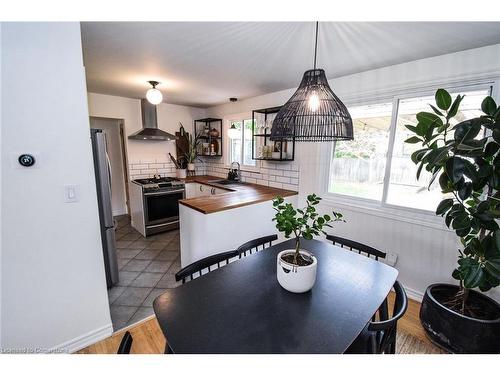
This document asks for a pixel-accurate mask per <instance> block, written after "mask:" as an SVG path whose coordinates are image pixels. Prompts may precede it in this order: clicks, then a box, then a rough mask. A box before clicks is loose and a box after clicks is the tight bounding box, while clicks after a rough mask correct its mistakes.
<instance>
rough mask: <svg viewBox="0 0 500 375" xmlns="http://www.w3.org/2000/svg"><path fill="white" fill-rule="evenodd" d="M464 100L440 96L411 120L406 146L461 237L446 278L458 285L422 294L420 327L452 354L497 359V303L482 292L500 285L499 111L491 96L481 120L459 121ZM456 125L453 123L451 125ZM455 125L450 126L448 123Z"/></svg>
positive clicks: (499, 308)
mask: <svg viewBox="0 0 500 375" xmlns="http://www.w3.org/2000/svg"><path fill="white" fill-rule="evenodd" d="M463 98H464V96H461V95H458V96H457V97H456V98H455V100H452V97H451V95H450V94H449V93H448V92H447V91H446V90H443V89H439V90H437V92H436V95H435V101H436V106H434V105H431V106H430V107H431V109H432V112H420V113H418V114H417V121H418V123H417V125H416V126H412V125H407V126H406V127H407V128H408V129H409V130H410V131H411V132H413V133H415V135H414V136H412V137H410V138H408V139H407V140H406V142H407V143H420V144H422V148H421V149H419V150H417V151H415V152H414V153H413V154H412V155H411V159H412V161H413V162H414V163H415V164H417V165H418V169H417V179H418V178H419V177H420V174H421V171H422V169H424V168H425V169H426V170H427V171H429V172H430V173H432V178H431V180H430V183H429V187H430V186H431V185H432V184H433V182H434V181H439V185H440V187H441V190H442V192H443V193H444V194H447V195H448V196H449V197H447V198H446V199H444V200H442V201H441V203H439V205H438V206H437V208H436V214H437V215H440V216H443V217H444V219H445V223H446V225H447V226H448V227H449V228H451V229H453V230H454V231H455V232H456V234H457V236H458V237H459V238H460V242H461V243H462V246H463V248H462V249H460V250H458V253H459V254H458V266H457V268H456V269H455V270H454V271H453V273H452V276H453V278H454V279H456V280H458V283H459V285H458V286H457V285H451V284H433V285H431V286H429V287H428V288H427V290H426V292H425V295H424V298H423V301H422V307H421V310H420V320H421V322H422V325H423V327H424V329H425V330H426V331H427V334H428V335H429V337H430V338H431V339H432V340H433V341H434V342H435V343H436V344H438V345H439V346H441V347H443V348H445V349H446V350H448V351H450V352H455V353H500V304H498V303H497V302H495V301H494V300H493V299H491V298H489V297H487V296H485V295H484V294H482V293H480V292H477V291H475V290H473V289H476V288H479V290H480V291H482V292H485V291H488V290H490V289H492V288H495V287H497V286H498V285H499V284H500V229H499V226H498V223H497V220H498V219H499V218H500V153H499V150H500V108H498V107H497V105H496V103H495V101H494V100H493V99H492V98H491V97H489V96H488V97H486V98H485V99H484V100H483V102H482V105H481V109H482V111H483V113H484V114H483V115H481V116H479V117H476V118H472V119H469V120H465V121H461V122H458V123H457V124H456V125H454V126H452V124H451V122H452V119H454V118H455V117H458V116H457V114H458V110H459V107H460V102H461V101H462V99H463ZM458 121H460V120H458ZM455 122H456V120H455Z"/></svg>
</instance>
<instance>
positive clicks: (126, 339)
mask: <svg viewBox="0 0 500 375" xmlns="http://www.w3.org/2000/svg"><path fill="white" fill-rule="evenodd" d="M132 341H134V339H133V338H132V335H131V334H130V332H129V331H127V332H125V335H123V337H122V341H121V342H120V346H119V347H118V351H117V352H116V354H130V349H131V348H132Z"/></svg>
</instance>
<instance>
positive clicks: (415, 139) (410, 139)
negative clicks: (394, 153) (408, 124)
mask: <svg viewBox="0 0 500 375" xmlns="http://www.w3.org/2000/svg"><path fill="white" fill-rule="evenodd" d="M419 142H422V139H420V138H419V137H416V136H413V137H410V138H408V139H407V140H405V143H419Z"/></svg>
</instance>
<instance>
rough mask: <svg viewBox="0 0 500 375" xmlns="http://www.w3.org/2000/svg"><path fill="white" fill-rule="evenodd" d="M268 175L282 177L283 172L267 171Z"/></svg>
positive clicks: (276, 170)
mask: <svg viewBox="0 0 500 375" xmlns="http://www.w3.org/2000/svg"><path fill="white" fill-rule="evenodd" d="M269 174H270V175H271V176H283V171H281V170H279V169H275V170H270V171H269Z"/></svg>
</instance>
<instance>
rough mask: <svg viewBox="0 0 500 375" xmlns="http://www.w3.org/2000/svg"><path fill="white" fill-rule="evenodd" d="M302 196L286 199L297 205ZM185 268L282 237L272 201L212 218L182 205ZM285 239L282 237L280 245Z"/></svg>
mask: <svg viewBox="0 0 500 375" xmlns="http://www.w3.org/2000/svg"><path fill="white" fill-rule="evenodd" d="M297 201H298V196H297V195H293V196H290V197H286V198H285V202H289V203H292V204H293V205H294V206H296V205H297ZM179 210H180V212H179V216H180V242H181V266H182V267H186V266H187V265H189V264H191V263H193V262H195V261H197V260H200V259H202V258H205V257H207V256H209V255H214V254H217V253H222V252H224V251H230V250H235V249H236V248H237V247H238V246H240V245H241V244H243V243H245V242H247V241H250V240H253V239H255V238H258V237H263V236H267V235H271V234H275V233H278V231H277V229H276V224H275V222H274V221H272V218H273V217H274V215H275V211H274V209H273V203H272V201H266V202H261V203H254V204H250V205H247V206H242V207H238V208H232V209H228V210H223V211H219V212H214V213H210V214H204V213H201V212H199V211H197V210H194V209H192V208H189V207H187V206H185V205H183V204H180V205H179ZM282 240H283V237H281V236H279V237H278V241H282Z"/></svg>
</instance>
